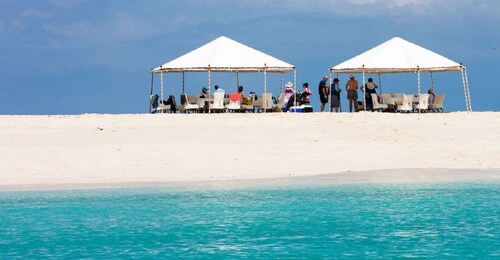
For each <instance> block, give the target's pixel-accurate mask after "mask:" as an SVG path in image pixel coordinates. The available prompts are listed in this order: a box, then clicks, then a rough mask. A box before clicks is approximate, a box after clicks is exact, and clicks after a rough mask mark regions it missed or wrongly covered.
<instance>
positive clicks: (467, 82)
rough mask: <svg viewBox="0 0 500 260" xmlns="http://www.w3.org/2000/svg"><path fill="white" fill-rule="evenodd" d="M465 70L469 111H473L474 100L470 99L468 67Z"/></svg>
mask: <svg viewBox="0 0 500 260" xmlns="http://www.w3.org/2000/svg"><path fill="white" fill-rule="evenodd" d="M464 71H465V86H466V88H467V99H468V100H469V112H472V101H471V100H470V88H469V78H468V77H467V68H466V67H464Z"/></svg>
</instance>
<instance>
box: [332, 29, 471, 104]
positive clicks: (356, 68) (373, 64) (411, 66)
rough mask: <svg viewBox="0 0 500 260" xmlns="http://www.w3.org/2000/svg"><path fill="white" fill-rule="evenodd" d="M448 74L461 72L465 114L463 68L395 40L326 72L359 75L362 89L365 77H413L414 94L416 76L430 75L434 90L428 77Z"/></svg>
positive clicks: (465, 83) (468, 97)
mask: <svg viewBox="0 0 500 260" xmlns="http://www.w3.org/2000/svg"><path fill="white" fill-rule="evenodd" d="M449 71H460V72H461V74H462V83H463V87H464V94H465V105H466V110H467V111H472V107H471V101H470V92H469V83H468V78H467V69H466V67H465V66H463V65H462V64H459V63H457V62H454V61H452V60H450V59H448V58H446V57H444V56H441V55H439V54H437V53H435V52H432V51H430V50H427V49H425V48H422V47H420V46H418V45H416V44H414V43H411V42H408V41H406V40H404V39H401V38H399V37H394V38H392V39H390V40H388V41H386V42H384V43H382V44H380V45H378V46H376V47H374V48H372V49H370V50H368V51H366V52H364V53H362V54H360V55H358V56H356V57H354V58H351V59H349V60H347V61H344V62H342V63H340V64H338V65H336V66H334V67H331V68H330V73H331V74H332V73H337V74H339V73H362V74H363V85H364V84H365V73H368V74H378V75H379V81H380V74H384V73H417V78H418V84H417V85H418V86H417V89H418V90H417V91H418V94H420V73H422V72H429V73H430V75H431V80H432V84H433V86H432V87H433V88H434V81H433V78H432V73H433V72H449ZM330 78H331V77H330ZM365 103H366V102H365Z"/></svg>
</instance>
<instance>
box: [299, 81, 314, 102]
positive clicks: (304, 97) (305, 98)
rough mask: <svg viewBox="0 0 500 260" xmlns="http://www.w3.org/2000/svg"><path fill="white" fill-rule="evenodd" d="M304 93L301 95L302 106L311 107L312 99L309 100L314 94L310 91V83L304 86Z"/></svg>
mask: <svg viewBox="0 0 500 260" xmlns="http://www.w3.org/2000/svg"><path fill="white" fill-rule="evenodd" d="M302 88H303V91H302V92H301V93H300V96H301V98H300V105H306V106H311V99H310V98H309V97H310V96H312V92H311V90H310V89H309V83H307V82H306V83H304V84H302Z"/></svg>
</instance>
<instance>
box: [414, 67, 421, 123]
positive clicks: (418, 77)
mask: <svg viewBox="0 0 500 260" xmlns="http://www.w3.org/2000/svg"><path fill="white" fill-rule="evenodd" d="M417 97H418V99H419V102H418V103H419V104H420V67H418V66H417ZM412 103H413V102H412ZM417 110H418V113H419V114H420V109H417Z"/></svg>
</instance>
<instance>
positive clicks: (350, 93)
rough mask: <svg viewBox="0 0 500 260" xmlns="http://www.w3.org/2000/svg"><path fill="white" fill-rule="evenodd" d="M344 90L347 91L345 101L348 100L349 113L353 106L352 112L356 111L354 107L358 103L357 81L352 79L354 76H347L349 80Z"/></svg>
mask: <svg viewBox="0 0 500 260" xmlns="http://www.w3.org/2000/svg"><path fill="white" fill-rule="evenodd" d="M345 89H346V90H347V100H349V112H352V107H353V106H354V111H356V106H357V103H358V81H357V80H356V79H354V75H352V74H351V76H349V80H348V81H347V83H346V84H345Z"/></svg>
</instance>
